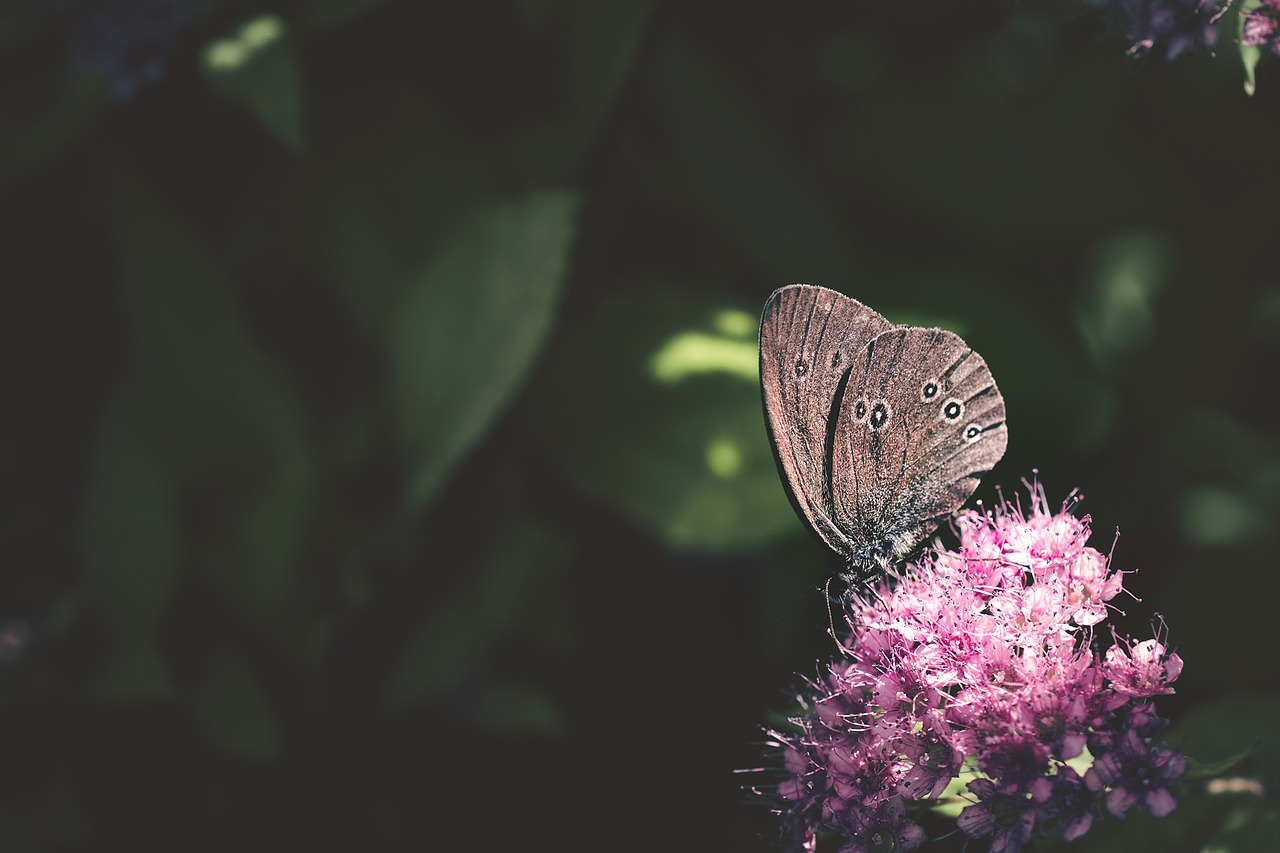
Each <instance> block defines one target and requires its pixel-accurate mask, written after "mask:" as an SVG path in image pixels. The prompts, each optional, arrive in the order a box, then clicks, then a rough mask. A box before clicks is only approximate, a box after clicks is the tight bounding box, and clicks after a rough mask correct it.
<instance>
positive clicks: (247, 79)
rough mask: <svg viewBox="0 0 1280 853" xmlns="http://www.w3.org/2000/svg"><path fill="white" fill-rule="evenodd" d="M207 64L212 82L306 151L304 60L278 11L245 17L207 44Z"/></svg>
mask: <svg viewBox="0 0 1280 853" xmlns="http://www.w3.org/2000/svg"><path fill="white" fill-rule="evenodd" d="M201 60H202V62H201V66H202V69H203V70H204V73H205V76H206V78H207V79H208V80H209V84H210V85H211V86H212V87H213V88H214V89H215V90H216V91H218V92H220V93H221V94H223V95H225V96H226V97H228V98H230V99H231V100H232V101H235V102H237V103H240V104H243V105H244V107H245V108H246V109H248V110H249V111H250V112H251V113H253V115H254V116H255V117H257V119H258V120H259V121H261V122H262V124H263V125H264V126H265V127H266V128H267V130H269V131H270V132H271V133H273V134H274V135H275V136H276V138H277V139H279V140H280V142H281V143H283V144H284V145H286V146H287V147H289V148H290V149H292V150H294V151H297V152H302V151H304V150H305V148H306V138H305V136H306V135H305V132H304V129H303V110H302V92H301V83H300V80H299V72H298V60H297V56H296V54H295V50H294V47H293V44H292V38H291V36H290V34H289V31H288V26H287V25H286V24H285V22H284V21H283V20H282V19H281V18H279V17H277V16H275V15H259V16H257V17H256V18H252V19H250V20H248V21H245V22H244V23H243V24H242V25H241V26H240V27H239V29H237V30H236V31H234V32H233V33H232V34H230V35H228V36H227V37H226V38H222V39H218V40H216V41H211V42H209V44H207V45H205V49H204V54H203V55H202V57H201Z"/></svg>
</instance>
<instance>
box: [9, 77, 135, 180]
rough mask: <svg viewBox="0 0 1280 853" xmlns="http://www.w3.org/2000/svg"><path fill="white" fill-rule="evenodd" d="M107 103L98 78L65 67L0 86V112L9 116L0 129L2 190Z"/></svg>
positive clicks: (55, 151) (65, 142) (52, 152)
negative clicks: (52, 73) (48, 76)
mask: <svg viewBox="0 0 1280 853" xmlns="http://www.w3.org/2000/svg"><path fill="white" fill-rule="evenodd" d="M23 70H24V72H25V71H26V69H23ZM109 103H110V101H109V100H108V98H107V90H106V86H104V85H103V83H102V81H101V80H100V79H98V77H96V76H95V75H93V74H90V73H87V72H83V71H72V70H70V69H67V68H65V67H59V68H58V73H57V74H56V75H55V76H53V77H52V78H36V79H29V80H26V81H24V83H23V85H21V86H11V87H9V89H8V90H7V91H6V90H4V89H0V114H3V115H4V116H5V117H6V118H7V119H9V121H8V122H6V126H5V132H0V189H4V188H7V187H8V186H9V185H10V183H12V182H13V181H14V180H16V179H17V178H18V177H19V176H21V175H23V174H25V173H27V172H29V171H31V170H33V169H36V168H37V167H39V166H41V165H42V164H44V163H45V162H47V161H49V160H51V159H53V158H54V157H55V156H56V155H57V154H58V153H60V152H61V151H62V150H63V149H64V148H65V147H66V146H67V145H69V144H70V143H71V142H72V141H73V140H74V139H75V138H76V137H77V136H78V135H79V134H80V133H81V132H82V131H84V130H85V129H86V128H87V127H89V126H90V124H91V123H92V122H93V120H94V119H96V118H97V117H98V116H99V115H100V114H101V113H103V112H104V111H105V110H106V108H107V106H108V105H109ZM10 124H11V125H12V127H11V128H10V127H9V126H8V125H10Z"/></svg>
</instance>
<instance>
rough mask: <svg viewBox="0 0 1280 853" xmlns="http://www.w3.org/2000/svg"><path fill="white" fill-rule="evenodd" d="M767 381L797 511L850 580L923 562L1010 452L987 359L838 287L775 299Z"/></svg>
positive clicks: (765, 356) (783, 292)
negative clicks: (926, 547) (924, 546)
mask: <svg viewBox="0 0 1280 853" xmlns="http://www.w3.org/2000/svg"><path fill="white" fill-rule="evenodd" d="M760 385H761V389H762V391H763V394H764V413H765V421H766V423H767V424H768V428H769V436H770V438H771V440H772V442H773V451H774V457H775V459H776V460H777V462H778V470H779V472H780V473H781V475H782V480H783V483H784V485H785V486H786V488H787V493H788V495H789V496H790V498H791V503H792V505H793V506H794V507H795V508H796V512H797V514H799V516H800V517H801V518H802V519H804V521H805V522H806V523H807V524H808V525H809V527H810V528H811V529H812V530H813V532H814V533H816V534H817V535H818V537H819V538H820V539H822V541H823V542H825V543H826V544H827V545H828V546H829V547H830V548H831V549H832V550H834V551H835V552H836V553H837V554H839V555H840V556H841V557H842V558H843V559H844V560H845V564H846V570H847V575H848V577H849V579H850V580H865V579H866V578H868V577H870V576H871V575H872V574H873V573H874V572H876V571H880V570H883V569H884V568H886V567H887V566H888V565H890V564H892V563H896V562H899V561H901V560H903V559H904V558H905V557H906V556H907V555H908V554H910V553H911V552H912V551H913V550H914V549H915V548H916V547H917V546H918V545H920V543H921V542H923V541H924V540H925V538H926V537H928V536H929V534H930V533H932V532H933V530H934V528H936V527H937V526H938V524H939V522H941V521H943V520H944V519H946V518H947V517H948V516H949V515H951V514H952V513H954V512H955V511H956V510H957V509H959V508H960V506H961V505H962V504H963V503H964V502H965V501H966V500H967V499H968V498H969V496H970V495H972V494H973V490H974V489H976V488H977V486H978V480H979V478H981V477H982V475H983V474H985V473H987V472H988V471H990V470H991V468H992V467H993V466H994V465H995V464H996V462H998V461H1000V457H1001V456H1003V455H1004V450H1005V445H1006V443H1007V442H1008V430H1007V429H1006V427H1005V422H1004V418H1005V412H1004V398H1003V397H1001V396H1000V390H999V389H998V388H996V383H995V380H994V379H992V377H991V371H990V370H989V369H988V368H987V363H986V362H985V361H983V359H982V356H980V355H978V354H977V353H976V352H974V351H973V350H972V349H970V348H969V347H968V345H967V344H965V342H964V341H962V340H961V339H960V338H959V337H958V336H957V335H954V334H952V333H951V332H948V331H944V330H942V329H921V328H917V327H914V326H895V325H893V324H892V323H890V322H889V321H888V320H886V319H885V318H884V317H881V316H880V315H879V314H877V313H876V312H875V311H872V310H871V309H870V308H868V307H867V306H865V305H863V304H862V303H861V302H858V301H857V300H854V299H850V298H849V297H847V296H845V295H843V294H841V293H837V292H836V291H834V290H828V289H827V288H825V287H815V286H813V285H808V284H793V285H790V286H789V287H784V288H781V289H780V290H777V291H775V292H774V293H773V295H772V296H770V297H769V301H768V302H766V303H765V306H764V312H763V314H762V315H761V318H760Z"/></svg>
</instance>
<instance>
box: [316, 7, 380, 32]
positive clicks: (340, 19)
mask: <svg viewBox="0 0 1280 853" xmlns="http://www.w3.org/2000/svg"><path fill="white" fill-rule="evenodd" d="M386 2H387V0H310V2H309V3H306V4H304V5H303V7H302V12H301V14H302V20H303V22H304V23H305V24H306V25H307V26H310V27H315V28H316V29H329V28H334V27H339V26H341V25H343V24H349V23H351V22H353V21H354V20H355V19H357V18H359V17H360V16H361V15H364V14H367V13H368V12H371V11H373V10H374V9H377V8H378V7H379V6H381V5H383V4H385V3H386Z"/></svg>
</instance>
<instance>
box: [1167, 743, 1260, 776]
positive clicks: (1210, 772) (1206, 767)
mask: <svg viewBox="0 0 1280 853" xmlns="http://www.w3.org/2000/svg"><path fill="white" fill-rule="evenodd" d="M1251 752H1253V747H1249V748H1248V749H1245V750H1241V751H1240V752H1237V753H1236V754H1235V755H1231V756H1228V757H1227V758H1223V759H1222V760H1220V761H1209V762H1201V761H1196V760H1195V759H1194V758H1192V757H1190V756H1188V757H1187V772H1186V773H1184V774H1183V776H1182V781H1183V782H1199V781H1201V780H1204V779H1213V778H1215V777H1217V776H1221V775H1222V774H1224V773H1226V772H1227V771H1228V770H1231V769H1233V768H1235V767H1238V766H1239V765H1240V764H1241V762H1243V761H1244V760H1245V759H1246V758H1248V757H1249V753H1251Z"/></svg>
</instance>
